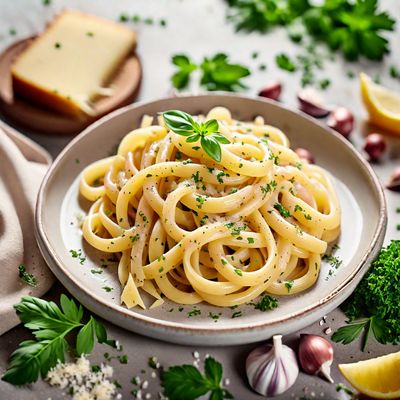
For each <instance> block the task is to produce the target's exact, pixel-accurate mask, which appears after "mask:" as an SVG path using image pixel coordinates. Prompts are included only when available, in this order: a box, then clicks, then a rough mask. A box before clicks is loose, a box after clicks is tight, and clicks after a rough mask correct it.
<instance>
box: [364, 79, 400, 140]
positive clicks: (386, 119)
mask: <svg viewBox="0 0 400 400" xmlns="http://www.w3.org/2000/svg"><path fill="white" fill-rule="evenodd" d="M360 88H361V96H362V99H363V101H364V104H365V107H366V108H367V110H368V113H369V118H370V121H371V122H372V123H373V124H375V125H377V126H379V127H380V128H383V129H388V130H390V131H392V132H396V133H398V134H400V93H396V92H393V91H392V90H389V89H387V88H385V87H384V86H381V85H378V84H376V83H374V82H373V81H372V79H371V78H370V77H369V76H368V75H366V74H364V73H363V72H362V73H361V74H360Z"/></svg>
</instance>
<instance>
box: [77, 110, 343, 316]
mask: <svg viewBox="0 0 400 400" xmlns="http://www.w3.org/2000/svg"><path fill="white" fill-rule="evenodd" d="M198 118H199V120H200V121H203V120H208V119H211V118H215V119H217V121H218V123H219V132H220V133H221V134H222V135H224V136H225V137H226V138H228V139H229V140H230V142H231V143H230V144H222V145H221V147H222V158H221V161H220V162H219V163H217V162H215V161H214V160H213V159H211V158H210V157H209V156H208V155H207V154H206V153H205V152H204V151H203V149H202V148H201V147H200V146H198V143H187V142H186V137H183V136H180V135H178V134H176V133H174V132H172V131H168V130H167V129H166V127H165V125H164V123H163V120H162V117H159V120H158V125H152V124H153V118H152V117H150V116H145V117H144V118H143V121H142V125H141V127H140V128H138V129H135V130H133V131H132V132H130V133H129V134H127V135H126V136H125V137H124V138H123V139H122V141H121V143H120V145H119V148H118V152H117V155H115V156H112V157H108V158H105V159H102V160H100V161H96V162H94V163H93V164H91V165H89V166H88V167H87V168H86V169H85V170H84V171H83V173H82V179H81V183H80V193H81V194H82V195H83V196H84V197H85V198H86V199H88V200H90V201H91V202H93V204H92V206H91V208H90V211H89V213H88V215H87V217H86V218H85V220H84V223H83V237H84V238H85V240H86V241H87V242H88V243H89V244H90V245H92V246H93V247H95V248H96V249H98V250H100V251H103V252H107V253H116V255H117V257H118V259H119V265H118V277H119V281H120V283H121V285H122V288H123V290H122V295H121V302H122V303H124V304H125V305H126V306H127V307H129V308H131V307H134V306H136V305H139V306H141V307H142V308H145V304H144V301H143V299H142V296H143V292H147V293H148V294H150V295H151V296H152V297H154V302H153V304H152V307H155V306H158V305H160V304H162V303H163V296H165V297H166V298H168V299H170V300H172V301H174V302H176V303H179V304H196V303H200V302H202V301H206V302H208V303H210V304H213V305H217V306H224V307H226V306H234V305H238V304H242V303H247V302H249V301H251V300H253V299H254V298H256V297H257V296H259V295H260V294H262V293H263V292H267V293H270V294H274V295H293V294H296V293H299V292H301V291H304V290H306V289H308V288H310V287H311V286H312V285H313V284H314V283H315V282H316V280H317V279H318V275H319V271H320V265H321V255H323V254H324V252H325V251H326V249H327V244H328V243H329V242H331V241H334V240H335V239H336V238H337V237H338V235H339V232H340V207H339V202H338V198H337V195H336V193H335V191H334V189H333V187H332V184H331V182H330V178H329V176H328V174H327V172H326V171H325V170H324V169H322V168H320V167H318V166H316V165H313V164H309V163H308V162H306V161H304V160H300V159H299V157H298V156H297V154H296V153H295V152H294V151H292V150H291V149H290V147H289V141H288V139H287V137H286V136H285V135H284V133H283V132H282V131H280V130H279V129H277V128H275V127H273V126H269V125H266V124H265V123H264V120H263V118H261V117H257V118H256V119H255V120H254V122H240V121H236V120H233V119H232V116H231V113H230V111H229V110H228V109H226V108H223V107H216V108H213V109H212V110H211V111H210V112H209V113H208V115H207V116H206V118H204V117H203V116H199V117H198Z"/></svg>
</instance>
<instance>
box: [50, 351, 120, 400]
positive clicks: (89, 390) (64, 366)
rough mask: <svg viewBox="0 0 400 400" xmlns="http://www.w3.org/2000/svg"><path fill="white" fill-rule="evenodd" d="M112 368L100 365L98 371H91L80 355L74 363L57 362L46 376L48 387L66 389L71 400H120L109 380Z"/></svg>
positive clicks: (86, 361) (87, 361)
mask: <svg viewBox="0 0 400 400" xmlns="http://www.w3.org/2000/svg"><path fill="white" fill-rule="evenodd" d="M113 372H114V371H113V368H112V367H111V366H109V365H104V364H102V365H101V366H100V369H99V370H98V371H92V368H91V365H90V362H89V360H88V359H87V358H86V357H85V356H84V355H82V356H81V357H80V358H78V359H77V360H76V361H75V362H71V363H61V362H59V363H58V364H57V365H56V366H55V367H54V368H53V369H51V370H50V371H49V373H48V374H47V378H46V380H47V381H48V383H49V384H50V386H59V387H60V388H61V389H68V390H69V392H70V393H71V394H72V399H73V400H113V399H120V398H121V394H118V393H117V387H116V386H115V384H114V383H112V382H111V381H110V380H109V379H110V378H112V375H113Z"/></svg>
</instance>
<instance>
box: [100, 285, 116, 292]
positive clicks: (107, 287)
mask: <svg viewBox="0 0 400 400" xmlns="http://www.w3.org/2000/svg"><path fill="white" fill-rule="evenodd" d="M102 289H103V290H105V291H106V292H108V293H109V292H111V291H113V290H114V288H112V287H110V286H103V287H102Z"/></svg>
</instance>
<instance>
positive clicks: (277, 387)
mask: <svg viewBox="0 0 400 400" xmlns="http://www.w3.org/2000/svg"><path fill="white" fill-rule="evenodd" d="M272 341H273V343H272V344H266V345H263V346H260V347H257V348H256V349H254V350H253V351H252V352H251V353H250V354H249V355H248V357H247V360H246V373H247V378H248V380H249V383H250V386H251V387H252V388H253V389H254V390H255V391H256V392H257V393H259V394H261V395H263V396H268V397H270V396H277V395H279V394H282V393H284V392H286V391H287V390H288V389H289V388H290V387H291V386H292V385H293V384H294V383H295V381H296V379H297V376H298V375H299V366H298V364H297V358H296V354H295V352H294V351H293V350H292V349H291V348H290V347H288V346H285V345H284V344H282V335H275V336H274V337H273V338H272Z"/></svg>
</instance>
